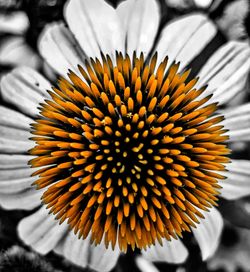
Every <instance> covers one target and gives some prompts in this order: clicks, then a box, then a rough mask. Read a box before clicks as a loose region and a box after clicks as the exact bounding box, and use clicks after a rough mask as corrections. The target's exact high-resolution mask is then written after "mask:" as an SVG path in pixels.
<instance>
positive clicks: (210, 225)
mask: <svg viewBox="0 0 250 272" xmlns="http://www.w3.org/2000/svg"><path fill="white" fill-rule="evenodd" d="M203 214H204V216H205V218H204V219H200V224H199V225H197V227H196V228H193V227H192V231H193V234H194V236H195V238H196V240H197V242H198V244H199V246H200V249H201V255H202V260H203V261H204V260H207V259H208V258H209V257H211V256H212V255H213V254H214V253H215V251H216V249H217V247H218V245H219V240H220V236H221V232H222V229H223V219H222V216H221V214H220V213H219V211H218V210H217V209H216V208H214V207H213V208H211V209H210V211H209V212H206V213H205V212H203Z"/></svg>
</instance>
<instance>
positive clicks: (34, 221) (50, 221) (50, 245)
mask: <svg viewBox="0 0 250 272" xmlns="http://www.w3.org/2000/svg"><path fill="white" fill-rule="evenodd" d="M67 229H68V226H67V224H62V225H59V223H58V221H57V220H55V219H54V216H53V215H49V214H48V210H46V208H45V207H44V206H42V208H40V209H39V210H38V211H37V212H35V213H33V214H32V215H30V216H28V217H25V218H24V219H22V220H21V221H20V223H19V225H18V235H19V237H20V238H21V239H22V240H23V241H24V243H25V244H27V245H29V246H31V247H32V248H33V249H34V250H35V251H37V252H39V253H40V254H47V253H49V252H50V251H51V250H52V249H54V248H55V247H56V245H57V244H58V242H59V241H60V240H61V239H62V237H63V236H64V235H65V234H66V232H67Z"/></svg>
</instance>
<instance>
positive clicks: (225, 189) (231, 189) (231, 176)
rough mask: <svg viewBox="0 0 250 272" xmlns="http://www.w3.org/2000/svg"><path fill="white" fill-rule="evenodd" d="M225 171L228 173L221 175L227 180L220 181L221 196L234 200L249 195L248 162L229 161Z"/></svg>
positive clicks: (249, 168) (249, 162) (249, 172)
mask: <svg viewBox="0 0 250 272" xmlns="http://www.w3.org/2000/svg"><path fill="white" fill-rule="evenodd" d="M227 169H228V172H225V173H223V176H225V177H227V179H225V180H221V181H220V185H221V186H222V189H221V196H222V197H224V198H226V199H229V200H234V199H238V198H241V197H244V196H247V195H250V182H249V178H250V161H248V160H231V163H229V164H227Z"/></svg>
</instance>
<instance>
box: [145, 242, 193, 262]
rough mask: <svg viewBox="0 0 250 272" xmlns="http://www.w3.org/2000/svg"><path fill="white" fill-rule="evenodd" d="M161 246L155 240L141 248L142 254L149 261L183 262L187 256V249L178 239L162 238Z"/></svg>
mask: <svg viewBox="0 0 250 272" xmlns="http://www.w3.org/2000/svg"><path fill="white" fill-rule="evenodd" d="M162 243H163V245H162V246H161V245H160V244H159V243H158V242H156V244H155V246H154V245H152V246H151V247H150V248H148V249H147V250H144V249H143V250H142V251H141V253H142V255H143V256H144V257H145V258H146V259H147V260H149V261H151V262H168V263H183V262H184V261H185V260H186V259H187V256H188V250H187V248H186V247H185V246H184V244H183V243H182V241H181V240H180V239H178V240H176V239H172V240H171V241H168V240H166V239H163V240H162Z"/></svg>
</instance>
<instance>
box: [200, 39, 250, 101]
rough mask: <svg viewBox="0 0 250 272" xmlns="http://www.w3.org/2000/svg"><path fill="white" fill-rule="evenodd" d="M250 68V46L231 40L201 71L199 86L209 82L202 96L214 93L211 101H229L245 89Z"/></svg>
mask: <svg viewBox="0 0 250 272" xmlns="http://www.w3.org/2000/svg"><path fill="white" fill-rule="evenodd" d="M249 69H250V47H249V45H248V44H247V43H245V42H238V41H230V42H228V43H227V44H225V45H224V46H222V47H220V48H219V49H218V50H217V51H216V52H215V53H214V54H213V55H212V56H211V57H210V58H209V60H208V61H207V63H206V64H205V66H204V67H203V69H202V70H201V71H200V73H199V77H200V80H199V81H198V84H197V87H201V86H203V85H205V84H208V88H207V90H206V91H205V92H204V93H203V94H202V95H201V96H200V97H201V98H202V97H204V96H206V95H208V94H211V93H213V94H214V95H213V97H212V99H211V100H210V101H209V103H211V102H214V101H216V102H217V101H218V102H219V104H221V105H222V104H224V103H227V102H228V101H229V100H230V99H232V98H233V97H234V96H235V95H238V94H239V93H240V92H241V91H244V87H245V84H246V80H247V76H248V72H249Z"/></svg>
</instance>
